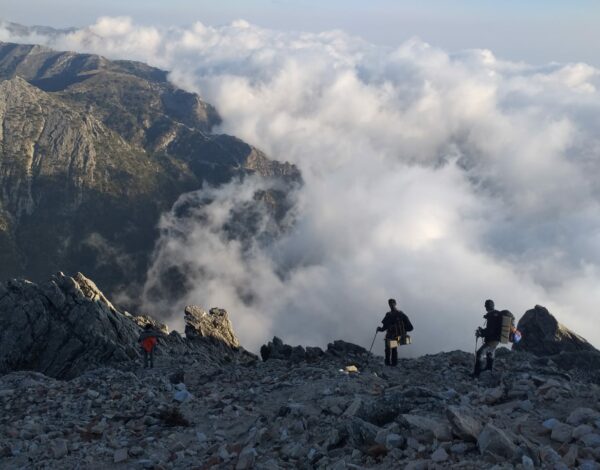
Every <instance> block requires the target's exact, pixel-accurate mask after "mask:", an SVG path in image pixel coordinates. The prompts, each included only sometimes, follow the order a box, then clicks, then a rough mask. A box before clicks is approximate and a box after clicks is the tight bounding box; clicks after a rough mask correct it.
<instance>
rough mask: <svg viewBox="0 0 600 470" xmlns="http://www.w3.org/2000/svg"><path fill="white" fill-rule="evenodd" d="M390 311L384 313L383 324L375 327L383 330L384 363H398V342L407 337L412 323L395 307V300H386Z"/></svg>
mask: <svg viewBox="0 0 600 470" xmlns="http://www.w3.org/2000/svg"><path fill="white" fill-rule="evenodd" d="M388 304H389V306H390V311H389V312H387V313H386V314H385V317H384V318H383V320H381V323H383V326H380V327H377V331H385V332H386V334H385V365H386V366H396V365H398V342H399V341H400V342H403V341H405V340H406V338H407V334H406V333H407V332H409V331H412V330H413V326H412V323H411V322H410V320H409V319H408V317H407V316H406V314H405V313H404V312H401V311H400V310H398V309H397V308H396V300H395V299H390V300H388ZM404 344H406V343H404Z"/></svg>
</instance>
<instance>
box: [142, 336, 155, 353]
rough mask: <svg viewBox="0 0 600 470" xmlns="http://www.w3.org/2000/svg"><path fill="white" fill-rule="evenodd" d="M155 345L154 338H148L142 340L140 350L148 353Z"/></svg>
mask: <svg viewBox="0 0 600 470" xmlns="http://www.w3.org/2000/svg"><path fill="white" fill-rule="evenodd" d="M156 343H158V340H157V339H156V336H148V337H147V338H144V339H143V340H142V348H144V350H145V351H146V352H150V351H152V350H153V349H154V346H156Z"/></svg>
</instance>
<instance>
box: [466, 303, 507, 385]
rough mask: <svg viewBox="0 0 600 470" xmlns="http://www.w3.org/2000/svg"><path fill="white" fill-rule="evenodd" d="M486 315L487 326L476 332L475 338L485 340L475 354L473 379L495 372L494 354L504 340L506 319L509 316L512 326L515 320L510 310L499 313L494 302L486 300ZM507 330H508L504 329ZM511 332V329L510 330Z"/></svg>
mask: <svg viewBox="0 0 600 470" xmlns="http://www.w3.org/2000/svg"><path fill="white" fill-rule="evenodd" d="M484 306H485V310H486V312H487V313H486V314H485V315H484V316H483V318H485V321H486V324H485V328H481V327H479V328H477V331H476V332H475V336H476V337H477V338H483V345H482V346H481V347H480V348H479V349H478V350H477V353H476V354H475V370H474V371H473V374H472V377H473V378H477V377H479V374H480V373H481V372H482V371H484V370H490V371H491V370H493V368H494V353H495V351H496V348H497V347H498V345H499V344H500V343H501V342H507V341H508V337H507V341H502V340H503V326H504V323H505V321H504V317H505V316H509V321H510V324H511V325H512V322H513V320H514V317H513V315H512V313H510V312H509V311H508V310H503V311H502V312H499V311H498V310H496V308H495V306H494V301H493V300H490V299H488V300H486V301H485V303H484ZM504 329H506V328H504ZM509 332H510V328H509ZM484 356H485V361H486V364H485V368H482V366H483V358H484Z"/></svg>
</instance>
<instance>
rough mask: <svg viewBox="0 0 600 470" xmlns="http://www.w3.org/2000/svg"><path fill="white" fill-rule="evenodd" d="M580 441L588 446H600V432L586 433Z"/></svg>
mask: <svg viewBox="0 0 600 470" xmlns="http://www.w3.org/2000/svg"><path fill="white" fill-rule="evenodd" d="M579 441H580V442H581V443H582V444H583V445H584V446H586V447H600V434H595V433H592V434H586V435H584V436H582V437H581V438H580V439H579Z"/></svg>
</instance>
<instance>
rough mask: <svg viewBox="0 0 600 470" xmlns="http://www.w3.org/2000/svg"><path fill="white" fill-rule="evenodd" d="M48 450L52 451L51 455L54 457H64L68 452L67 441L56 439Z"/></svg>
mask: <svg viewBox="0 0 600 470" xmlns="http://www.w3.org/2000/svg"><path fill="white" fill-rule="evenodd" d="M50 450H51V451H52V456H53V457H54V458H55V459H60V458H62V457H64V456H65V455H67V453H68V452H69V448H68V446H67V441H66V440H64V439H57V440H56V441H54V442H53V443H52V445H51V447H50Z"/></svg>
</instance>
